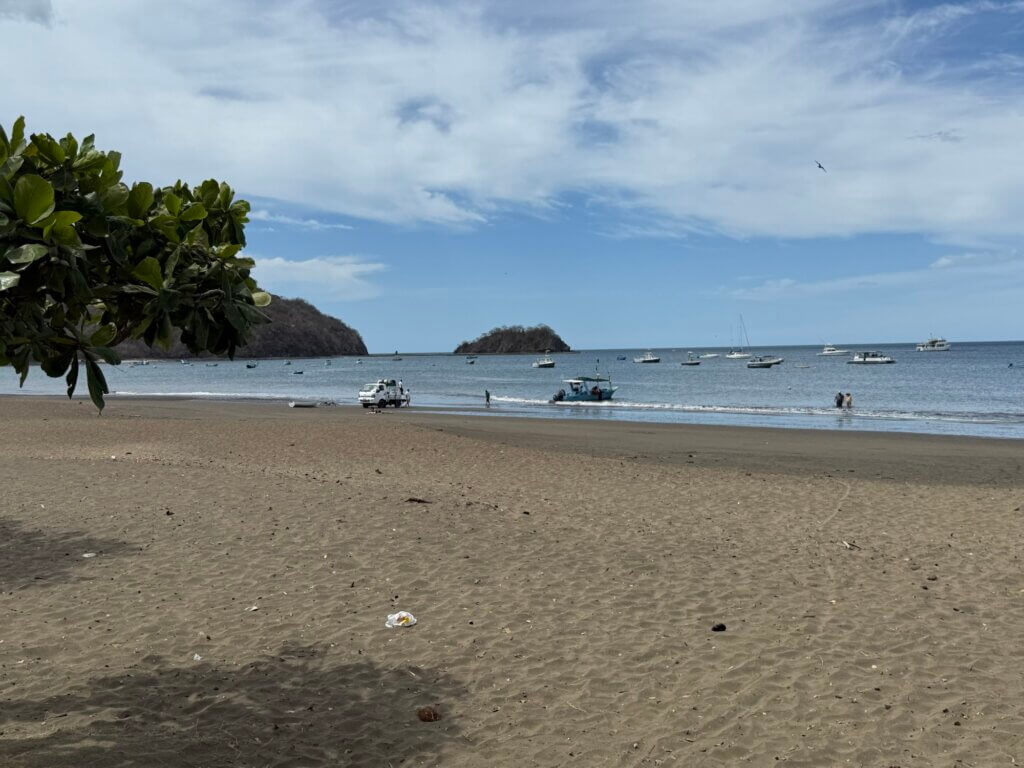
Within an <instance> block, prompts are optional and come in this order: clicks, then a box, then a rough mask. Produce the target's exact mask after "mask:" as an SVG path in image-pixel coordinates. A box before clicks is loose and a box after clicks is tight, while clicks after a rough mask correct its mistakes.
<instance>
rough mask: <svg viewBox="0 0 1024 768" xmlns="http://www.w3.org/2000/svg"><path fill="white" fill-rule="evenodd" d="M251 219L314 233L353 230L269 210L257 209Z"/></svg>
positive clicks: (342, 225) (336, 224) (345, 226)
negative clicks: (331, 230)
mask: <svg viewBox="0 0 1024 768" xmlns="http://www.w3.org/2000/svg"><path fill="white" fill-rule="evenodd" d="M249 218H250V219H251V220H252V221H262V222H267V223H272V224H285V225H287V226H289V227H298V228H300V229H308V230H313V231H320V230H327V229H352V227H351V226H350V225H348V224H339V223H332V222H326V221H321V220H320V219H314V218H305V219H299V218H296V217H294V216H285V215H284V214H280V213H271V212H270V211H268V210H265V209H262V208H257V209H256V210H254V211H252V212H251V213H250V214H249Z"/></svg>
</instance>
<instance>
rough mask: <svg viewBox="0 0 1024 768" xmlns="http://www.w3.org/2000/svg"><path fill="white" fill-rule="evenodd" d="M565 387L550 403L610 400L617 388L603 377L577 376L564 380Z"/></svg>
mask: <svg viewBox="0 0 1024 768" xmlns="http://www.w3.org/2000/svg"><path fill="white" fill-rule="evenodd" d="M562 383H563V384H565V385H566V386H565V387H563V388H562V389H560V390H558V391H557V392H556V393H555V394H554V396H553V397H552V398H551V402H552V403H590V402H594V403H596V402H600V401H602V400H611V399H612V395H614V394H615V391H616V390H617V389H618V387H613V386H612V380H611V379H609V378H606V377H604V376H579V377H577V378H575V379H565V380H564V381H563V382H562Z"/></svg>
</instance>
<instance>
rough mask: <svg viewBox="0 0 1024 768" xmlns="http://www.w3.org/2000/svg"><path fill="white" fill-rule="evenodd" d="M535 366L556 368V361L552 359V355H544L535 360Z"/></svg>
mask: <svg viewBox="0 0 1024 768" xmlns="http://www.w3.org/2000/svg"><path fill="white" fill-rule="evenodd" d="M533 367H534V368H554V367H555V361H554V360H552V359H551V355H544V357H542V358H540V359H539V360H534V361H533Z"/></svg>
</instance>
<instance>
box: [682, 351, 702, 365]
mask: <svg viewBox="0 0 1024 768" xmlns="http://www.w3.org/2000/svg"><path fill="white" fill-rule="evenodd" d="M679 364H680V365H700V358H699V357H697V356H696V355H695V354H693V352H687V353H686V359H685V360H680V361H679Z"/></svg>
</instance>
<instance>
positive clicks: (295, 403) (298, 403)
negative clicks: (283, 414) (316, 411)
mask: <svg viewBox="0 0 1024 768" xmlns="http://www.w3.org/2000/svg"><path fill="white" fill-rule="evenodd" d="M317 405H319V403H316V402H312V401H302V400H289V401H288V407H289V408H316V407H317Z"/></svg>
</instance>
